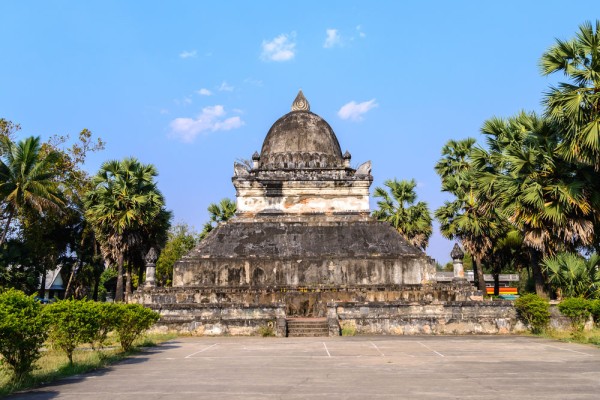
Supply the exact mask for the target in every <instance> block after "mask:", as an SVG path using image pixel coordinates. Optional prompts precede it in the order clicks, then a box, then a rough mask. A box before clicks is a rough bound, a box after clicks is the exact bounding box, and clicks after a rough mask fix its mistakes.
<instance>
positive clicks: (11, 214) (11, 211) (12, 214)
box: [0, 210, 15, 246]
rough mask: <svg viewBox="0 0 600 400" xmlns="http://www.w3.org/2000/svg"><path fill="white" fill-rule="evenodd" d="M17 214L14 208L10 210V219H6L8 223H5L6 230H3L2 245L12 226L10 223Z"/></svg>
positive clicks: (0, 239) (0, 244) (0, 243)
mask: <svg viewBox="0 0 600 400" xmlns="http://www.w3.org/2000/svg"><path fill="white" fill-rule="evenodd" d="M14 215H15V212H14V210H10V211H9V212H8V219H7V220H6V224H5V225H4V230H3V231H2V237H0V246H2V243H4V240H6V234H7V233H8V228H9V227H10V223H11V222H12V219H13V216H14Z"/></svg>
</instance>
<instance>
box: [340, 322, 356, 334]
mask: <svg viewBox="0 0 600 400" xmlns="http://www.w3.org/2000/svg"><path fill="white" fill-rule="evenodd" d="M340 325H341V328H342V336H354V335H356V324H355V323H353V322H349V321H344V322H342V323H341V324H340Z"/></svg>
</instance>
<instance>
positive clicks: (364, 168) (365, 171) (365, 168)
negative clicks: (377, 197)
mask: <svg viewBox="0 0 600 400" xmlns="http://www.w3.org/2000/svg"><path fill="white" fill-rule="evenodd" d="M356 175H371V161H367V162H364V163H362V164H360V165H359V166H358V169H357V170H356Z"/></svg>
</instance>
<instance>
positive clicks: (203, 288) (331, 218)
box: [135, 91, 477, 336]
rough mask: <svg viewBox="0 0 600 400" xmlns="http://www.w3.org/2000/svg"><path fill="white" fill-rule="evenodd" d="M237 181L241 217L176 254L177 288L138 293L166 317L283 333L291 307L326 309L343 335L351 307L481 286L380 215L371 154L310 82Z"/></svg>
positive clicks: (197, 326)
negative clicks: (359, 149) (441, 274)
mask: <svg viewBox="0 0 600 400" xmlns="http://www.w3.org/2000/svg"><path fill="white" fill-rule="evenodd" d="M232 181H233V185H234V187H235V189H236V198H237V212H236V214H235V216H234V217H233V218H231V219H230V220H229V221H227V222H226V223H223V224H221V225H219V226H218V227H217V228H216V229H214V230H213V231H212V232H211V233H210V234H209V235H208V236H207V237H206V238H205V239H204V240H202V241H201V242H200V243H199V244H198V245H197V247H196V248H195V249H193V250H192V251H191V252H190V253H189V254H187V255H186V256H184V257H183V258H182V259H181V260H179V261H178V262H177V263H176V264H175V267H174V272H173V287H172V288H155V287H152V284H151V282H150V285H149V286H147V287H145V288H143V289H142V290H141V291H138V293H137V294H136V297H135V299H136V301H138V302H141V303H144V304H146V305H148V306H150V307H153V308H155V309H157V310H159V311H160V312H161V315H162V319H161V320H162V322H163V324H164V325H165V326H167V327H170V328H173V327H175V329H177V330H180V331H181V330H184V331H190V332H192V333H194V332H195V333H198V334H207V333H209V334H219V333H229V334H251V333H252V332H254V331H256V328H257V326H259V325H261V324H264V323H267V322H268V323H271V324H273V325H275V324H276V325H277V332H278V334H279V335H280V336H284V335H285V334H286V321H290V318H292V317H305V318H306V317H314V318H319V317H320V318H322V319H325V318H327V321H328V322H325V324H326V327H327V324H328V327H329V328H328V329H329V333H330V334H336V332H339V327H340V325H339V322H340V318H341V317H340V315H342V314H343V312H344V307H346V308H345V310H346V311H348V310H351V307H354V306H357V307H359V308H358V309H360V310H361V311H360V312H361V313H363V314H364V315H363V317H365V318H367V317H369V316H373V315H374V314H373V315H372V314H370V313H371V312H377V313H379V311H376V309H377V310H379V309H380V308H381V307H382V305H384V304H386V305H387V306H389V305H393V304H402V305H404V306H410V305H411V304H412V305H413V306H414V305H415V304H419V305H420V306H427V305H429V304H437V305H439V304H442V303H444V302H446V303H448V302H455V301H459V300H460V301H462V300H468V299H470V297H472V295H473V294H475V295H476V294H477V293H476V290H475V289H474V288H473V287H471V286H470V285H469V284H468V283H466V280H464V277H461V278H460V282H458V283H457V282H453V283H447V284H439V283H436V280H435V263H434V262H433V260H432V259H430V258H429V257H428V256H427V255H426V254H424V253H423V252H422V251H421V250H419V249H418V248H416V247H414V246H412V245H410V244H409V243H408V242H407V241H406V240H405V239H404V238H403V237H402V236H401V235H400V234H399V233H398V232H397V231H396V230H395V229H394V228H393V227H392V226H391V225H390V224H389V223H387V222H381V221H377V220H375V219H374V218H373V217H372V216H371V215H370V209H369V188H370V186H371V183H372V181H373V177H372V175H371V162H370V161H367V162H364V163H363V164H361V165H360V166H359V167H358V168H356V169H354V168H352V167H351V155H350V153H349V152H348V151H345V152H344V153H342V150H341V148H340V145H339V142H338V139H337V137H336V135H335V133H334V131H333V129H332V128H331V126H330V125H329V124H328V123H327V122H326V121H325V120H324V119H323V118H321V117H319V116H318V115H317V114H314V113H312V112H311V111H310V106H309V103H308V101H307V100H306V98H305V97H304V95H303V93H302V91H300V92H299V93H298V95H297V97H296V99H295V100H294V102H293V104H292V107H291V111H290V112H288V113H287V114H285V115H284V116H283V117H281V118H280V119H279V120H277V121H276V122H275V123H274V124H273V126H271V128H270V129H269V131H268V133H267V135H266V137H265V139H264V142H263V145H262V149H261V151H260V153H258V152H255V153H254V155H253V156H252V162H251V165H246V164H241V163H235V164H234V176H233V178H232ZM387 306H386V307H387ZM349 307H350V308H349ZM373 307H375V308H373ZM378 307H379V308H378ZM394 307H396V309H395V310H397V309H398V308H397V306H394ZM358 309H357V310H358ZM373 310H375V311H373ZM403 310H408V311H410V312H413V311H414V310H415V308H414V307H413V308H404V309H403ZM411 310H412V311H411ZM352 312H354V311H351V313H352ZM395 312H396V311H395ZM424 312H425V311H424ZM365 313H366V314H365ZM369 318H371V317H369ZM411 318H413V319H415V320H419V318H420V316H419V315H413V316H412V317H411ZM269 321H270V322H269ZM408 321H410V319H409V320H408ZM369 323H371V322H369ZM409 323H410V322H409Z"/></svg>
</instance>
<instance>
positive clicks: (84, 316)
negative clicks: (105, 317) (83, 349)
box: [45, 299, 100, 364]
mask: <svg viewBox="0 0 600 400" xmlns="http://www.w3.org/2000/svg"><path fill="white" fill-rule="evenodd" d="M45 312H46V314H47V315H48V316H49V319H50V340H51V342H52V343H53V344H54V345H55V346H56V347H58V348H60V349H61V350H63V351H64V352H65V353H67V357H68V358H69V363H70V364H73V351H75V348H77V346H78V345H80V344H82V343H92V342H93V341H94V339H95V338H96V337H97V335H98V331H99V329H100V323H99V319H100V318H99V315H98V308H96V303H94V302H93V301H88V300H74V299H71V300H60V301H57V302H56V303H54V304H50V305H48V306H46V309H45Z"/></svg>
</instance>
